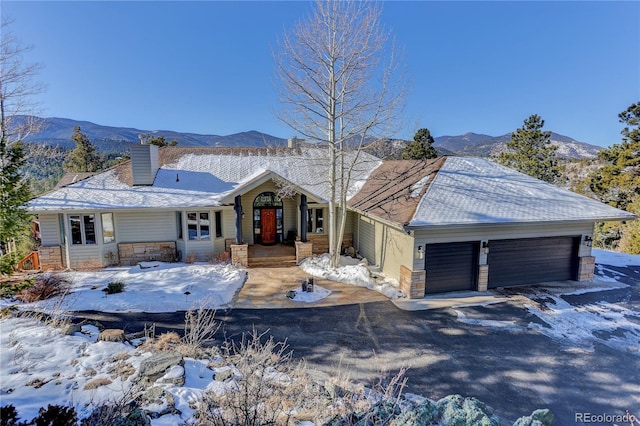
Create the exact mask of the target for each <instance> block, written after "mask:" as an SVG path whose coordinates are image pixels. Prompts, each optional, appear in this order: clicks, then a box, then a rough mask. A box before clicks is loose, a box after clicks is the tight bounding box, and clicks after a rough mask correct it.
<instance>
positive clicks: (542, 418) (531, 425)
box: [513, 408, 553, 426]
mask: <svg viewBox="0 0 640 426" xmlns="http://www.w3.org/2000/svg"><path fill="white" fill-rule="evenodd" d="M552 424H553V413H552V412H551V410H549V409H548V408H545V409H542V410H536V411H534V412H533V413H531V415H530V416H524V417H520V418H519V419H518V420H516V422H515V423H514V424H513V426H551V425H552Z"/></svg>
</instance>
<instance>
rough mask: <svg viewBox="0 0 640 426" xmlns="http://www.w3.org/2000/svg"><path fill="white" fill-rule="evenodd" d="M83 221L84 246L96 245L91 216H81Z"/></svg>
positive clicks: (93, 222)
mask: <svg viewBox="0 0 640 426" xmlns="http://www.w3.org/2000/svg"><path fill="white" fill-rule="evenodd" d="M82 218H83V221H84V238H85V244H95V243H96V222H95V219H94V217H93V215H92V214H89V215H85V216H82Z"/></svg>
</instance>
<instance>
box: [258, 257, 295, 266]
mask: <svg viewBox="0 0 640 426" xmlns="http://www.w3.org/2000/svg"><path fill="white" fill-rule="evenodd" d="M296 263H297V262H296V257H295V256H275V257H254V258H250V259H249V267H250V268H252V267H253V268H268V267H272V268H276V267H282V266H295V265H296Z"/></svg>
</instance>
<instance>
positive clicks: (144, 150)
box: [131, 145, 158, 185]
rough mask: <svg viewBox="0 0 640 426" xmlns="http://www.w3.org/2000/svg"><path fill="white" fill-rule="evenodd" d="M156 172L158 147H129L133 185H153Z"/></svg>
mask: <svg viewBox="0 0 640 426" xmlns="http://www.w3.org/2000/svg"><path fill="white" fill-rule="evenodd" d="M157 172H158V147H157V146H155V145H131V174H132V176H133V184H134V185H153V181H154V179H155V177H156V173H157Z"/></svg>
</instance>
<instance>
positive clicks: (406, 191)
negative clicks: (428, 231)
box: [349, 157, 446, 226]
mask: <svg viewBox="0 0 640 426" xmlns="http://www.w3.org/2000/svg"><path fill="white" fill-rule="evenodd" d="M445 160H446V158H445V157H440V158H437V159H434V160H397V161H385V162H384V163H383V164H382V165H381V166H380V167H378V168H377V169H376V170H374V171H373V172H372V173H371V175H370V176H369V179H367V181H366V183H365V184H364V185H363V187H362V189H361V190H360V191H359V192H358V193H357V194H356V195H354V196H353V198H351V200H350V201H349V207H351V208H352V209H354V210H357V211H359V212H362V213H364V214H366V215H374V216H377V217H379V218H381V219H384V220H385V221H387V222H392V223H394V224H397V225H400V226H403V225H406V224H408V223H409V221H411V218H412V217H413V215H414V214H415V212H416V209H417V207H418V205H419V203H420V200H421V199H422V197H423V196H424V194H425V192H426V191H427V188H428V187H429V185H430V183H431V182H432V181H433V179H434V177H435V176H436V174H437V173H438V170H440V167H442V165H443V164H444V162H445Z"/></svg>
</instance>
